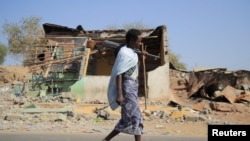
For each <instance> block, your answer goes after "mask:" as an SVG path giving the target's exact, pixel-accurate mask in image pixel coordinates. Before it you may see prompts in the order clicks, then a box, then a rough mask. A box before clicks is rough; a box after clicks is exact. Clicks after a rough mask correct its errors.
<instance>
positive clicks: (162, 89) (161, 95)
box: [148, 64, 169, 101]
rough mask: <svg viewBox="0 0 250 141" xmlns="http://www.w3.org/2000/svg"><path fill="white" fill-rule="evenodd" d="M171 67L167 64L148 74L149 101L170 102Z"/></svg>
mask: <svg viewBox="0 0 250 141" xmlns="http://www.w3.org/2000/svg"><path fill="white" fill-rule="evenodd" d="M168 90H169V65H168V64H165V65H163V66H160V67H158V68H157V69H155V70H154V71H151V72H148V99H149V100H156V101H157V100H160V101H162V100H168V97H169V95H168Z"/></svg>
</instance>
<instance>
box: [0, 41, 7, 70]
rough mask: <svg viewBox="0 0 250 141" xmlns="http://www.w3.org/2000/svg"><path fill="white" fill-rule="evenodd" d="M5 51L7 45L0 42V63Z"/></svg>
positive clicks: (0, 63)
mask: <svg viewBox="0 0 250 141" xmlns="http://www.w3.org/2000/svg"><path fill="white" fill-rule="evenodd" d="M7 51H8V50H7V47H6V46H5V45H4V44H2V43H0V65H2V64H3V63H4V61H5V57H6V55H7Z"/></svg>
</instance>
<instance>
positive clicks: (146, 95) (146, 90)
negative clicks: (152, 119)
mask: <svg viewBox="0 0 250 141" xmlns="http://www.w3.org/2000/svg"><path fill="white" fill-rule="evenodd" d="M142 51H144V46H143V44H142ZM142 65H143V77H144V79H143V80H144V82H143V84H144V92H145V94H144V98H145V110H147V98H148V89H147V74H146V64H145V56H142Z"/></svg>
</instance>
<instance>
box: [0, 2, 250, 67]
mask: <svg viewBox="0 0 250 141" xmlns="http://www.w3.org/2000/svg"><path fill="white" fill-rule="evenodd" d="M0 7H1V8H0V26H1V27H2V25H3V24H4V23H5V22H6V21H7V22H11V23H18V22H19V21H20V20H21V19H22V18H28V17H31V16H35V17H40V18H41V19H42V20H41V24H44V23H52V24H58V25H62V26H67V27H70V28H76V26H77V25H82V27H83V28H84V29H85V30H105V28H107V27H109V26H111V25H116V26H117V27H121V28H122V27H123V26H124V25H125V24H131V23H136V22H139V23H142V24H143V25H146V26H148V27H150V28H156V27H158V26H160V25H165V26H166V27H167V35H168V47H169V49H170V51H171V52H173V53H174V54H176V55H178V56H179V60H180V62H183V63H184V64H185V65H186V66H187V69H188V70H193V69H194V68H197V67H198V68H203V67H205V68H227V70H231V71H236V70H250V1H249V0H124V1H122V0H105V1H104V0H91V1H87V0H1V1H0ZM1 30H2V28H1ZM7 42H8V41H7V37H6V36H5V35H3V34H2V32H1V33H0V43H3V44H7ZM20 63H21V62H20V61H17V60H14V59H12V58H11V57H10V56H8V57H7V59H6V61H5V62H4V64H3V65H18V64H20Z"/></svg>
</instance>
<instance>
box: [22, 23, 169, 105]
mask: <svg viewBox="0 0 250 141" xmlns="http://www.w3.org/2000/svg"><path fill="white" fill-rule="evenodd" d="M43 27H44V30H45V33H46V36H45V38H44V40H45V41H46V44H45V45H43V46H35V47H34V49H33V50H32V52H31V54H30V58H28V59H27V60H26V61H25V64H26V65H27V66H29V67H30V70H31V72H32V73H33V74H32V75H33V76H37V75H38V76H39V77H35V78H39V81H38V80H37V79H34V80H31V81H32V84H35V86H32V87H33V89H35V90H37V91H40V90H41V89H46V93H48V94H49V93H52V94H53V93H55V92H57V93H58V92H59V93H61V92H65V91H66V90H68V89H69V91H67V92H72V93H74V94H75V95H77V96H78V97H79V98H82V99H83V100H89V99H95V98H98V99H100V100H106V99H107V97H106V96H107V86H108V81H109V77H110V74H111V69H112V66H113V64H114V60H115V55H114V53H115V51H116V48H117V47H121V46H123V45H124V44H125V43H126V42H125V35H126V31H125V30H121V29H119V30H89V31H88V30H84V29H83V28H76V29H74V28H68V27H65V26H60V25H54V24H48V23H46V24H44V25H43ZM78 27H79V26H78ZM141 32H142V36H143V38H142V43H143V45H142V48H141V50H146V51H147V52H148V53H149V54H150V55H149V56H148V57H147V58H146V59H145V60H144V61H143V62H142V67H140V70H139V97H147V98H150V99H161V100H162V98H163V97H167V95H168V88H169V86H168V85H169V76H168V75H169V65H166V64H169V63H168V51H167V50H168V44H167V43H168V39H167V28H166V26H158V27H157V28H155V29H141ZM107 41H109V42H112V43H114V44H118V46H115V47H114V46H113V45H110V44H107ZM154 71H156V72H154ZM72 75H74V78H73V79H70V78H69V77H70V76H72ZM158 80H159V81H160V83H154V82H155V81H158ZM66 81H67V82H71V86H70V88H68V85H65V84H64V83H66ZM37 82H38V83H37ZM58 90H59V91H58Z"/></svg>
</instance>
